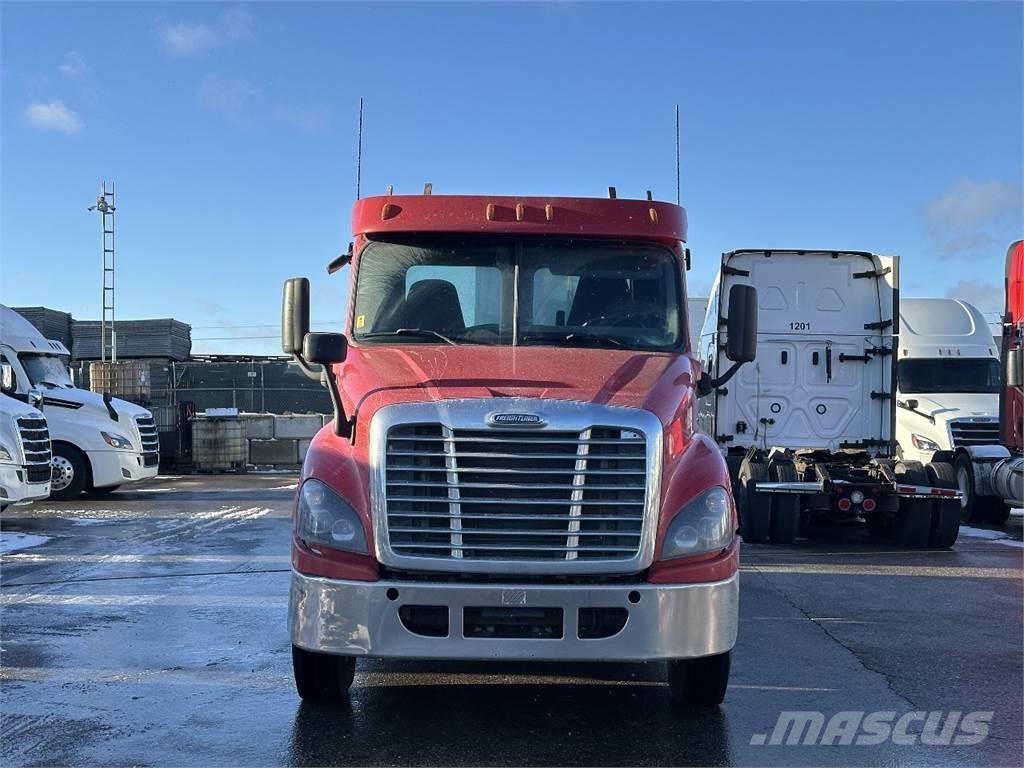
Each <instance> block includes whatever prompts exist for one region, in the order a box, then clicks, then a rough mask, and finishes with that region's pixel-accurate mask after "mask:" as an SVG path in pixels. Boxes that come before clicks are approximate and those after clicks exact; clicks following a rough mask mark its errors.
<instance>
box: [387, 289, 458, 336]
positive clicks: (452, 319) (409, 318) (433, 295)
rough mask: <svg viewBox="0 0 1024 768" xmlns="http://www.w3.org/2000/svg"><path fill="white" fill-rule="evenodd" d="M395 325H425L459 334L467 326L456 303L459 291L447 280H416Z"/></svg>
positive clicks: (420, 326) (403, 326) (427, 327)
mask: <svg viewBox="0 0 1024 768" xmlns="http://www.w3.org/2000/svg"><path fill="white" fill-rule="evenodd" d="M398 328H425V329H428V330H431V331H437V332H438V333H443V334H444V335H446V336H451V335H455V336H458V335H459V334H461V333H464V332H465V330H466V320H465V318H464V317H463V315H462V304H461V303H459V292H458V291H457V290H456V289H455V286H454V285H452V284H451V283H449V282H448V281H447V280H438V279H429V280H420V281H418V282H415V283H413V284H412V286H410V288H409V295H408V296H406V298H405V304H404V305H403V307H402V311H401V313H400V322H399V323H397V324H396V325H395V329H396V330H397V329H398Z"/></svg>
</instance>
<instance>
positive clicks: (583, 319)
mask: <svg viewBox="0 0 1024 768" xmlns="http://www.w3.org/2000/svg"><path fill="white" fill-rule="evenodd" d="M680 290H681V289H680V279H679V271H678V266H677V262H676V260H675V257H674V256H673V255H672V253H671V252H670V251H669V250H668V249H666V248H663V247H659V246H656V245H652V244H645V243H631V242H605V241H583V240H575V241H550V240H517V241H511V240H504V241H500V242H493V241H492V242H479V241H478V242H473V241H450V240H449V241H445V242H436V243H416V244H412V243H407V242H386V243H385V242H375V243H371V244H370V245H368V246H367V247H366V249H365V250H364V251H363V253H362V255H361V257H360V259H359V274H358V278H357V281H356V298H355V308H354V314H353V322H352V331H353V336H354V338H355V339H356V340H357V341H358V342H360V343H371V344H376V343H391V344H408V343H425V344H490V345H512V344H516V345H548V346H593V347H608V348H621V349H643V350H664V351H668V350H675V349H678V348H679V346H680V344H681V342H682V339H683V338H684V337H683V335H682V333H681V331H680V329H681V328H683V327H685V326H684V325H683V322H684V318H683V316H682V309H681V306H682V302H681V301H680Z"/></svg>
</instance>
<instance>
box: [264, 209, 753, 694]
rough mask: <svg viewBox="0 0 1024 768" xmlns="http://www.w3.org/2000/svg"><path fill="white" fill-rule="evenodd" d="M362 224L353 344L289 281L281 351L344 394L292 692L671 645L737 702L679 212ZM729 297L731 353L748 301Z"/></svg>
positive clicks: (721, 492) (715, 459)
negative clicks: (397, 675) (420, 662)
mask: <svg viewBox="0 0 1024 768" xmlns="http://www.w3.org/2000/svg"><path fill="white" fill-rule="evenodd" d="M353 231H354V237H355V239H354V243H353V246H352V247H351V248H350V251H349V253H348V254H346V255H345V256H343V257H340V258H339V259H337V260H336V261H335V262H333V263H332V265H331V267H329V271H330V270H334V269H338V268H340V267H341V266H342V265H343V264H345V263H347V262H351V294H350V295H351V297H352V298H351V300H350V302H349V304H350V307H349V311H348V316H347V318H346V323H345V326H344V327H345V333H344V334H323V333H310V332H309V282H308V280H306V279H305V278H294V279H292V280H289V281H288V282H287V283H286V284H285V288H284V301H283V317H282V346H283V348H284V351H285V352H286V353H288V354H291V355H294V356H295V358H296V360H297V361H298V363H299V365H301V366H302V367H303V368H304V369H305V370H307V371H308V372H309V373H310V375H313V376H320V377H321V379H322V381H323V383H324V384H325V386H327V388H328V390H329V392H330V393H331V397H332V401H333V403H334V409H335V415H334V420H333V422H332V423H331V424H329V425H328V426H325V427H324V428H323V430H322V431H321V432H320V433H319V434H317V435H316V437H315V438H314V439H313V441H312V443H311V445H310V447H309V451H308V453H307V454H306V459H305V463H304V465H303V469H302V475H301V482H300V486H299V488H298V491H297V499H296V506H295V512H294V535H293V540H292V565H293V573H292V586H291V599H290V609H289V632H290V636H291V642H292V646H293V655H292V659H293V664H294V672H295V682H296V686H297V688H298V692H299V694H300V696H301V697H303V698H304V699H308V700H320V701H322V700H328V701H329V700H336V699H338V698H340V697H342V696H344V695H345V694H346V691H347V690H348V687H349V685H350V684H351V682H352V676H353V671H354V669H355V660H356V659H357V658H358V657H398V658H403V657H408V658H420V659H477V660H481V659H491V660H500V659H506V660H520V661H522V660H549V661H552V660H555V661H557V660H578V661H618V662H623V661H636V662H651V661H664V662H667V679H668V683H669V686H670V690H671V693H672V696H673V697H674V698H675V699H676V700H677V701H679V702H682V703H683V704H684V705H716V704H718V703H719V702H721V701H722V698H723V697H724V695H725V691H726V686H727V682H728V675H729V664H730V652H731V650H732V648H733V645H734V643H735V640H736V631H737V620H738V619H737V609H738V603H737V599H738V580H737V579H738V574H737V564H738V557H739V541H738V539H737V537H736V535H735V532H736V517H735V510H734V504H733V500H732V495H731V493H730V483H729V475H728V471H727V468H726V464H725V462H724V460H723V458H722V455H721V453H720V452H719V451H718V450H717V448H716V446H715V444H714V443H713V442H712V441H711V439H710V438H709V437H708V436H707V435H703V434H700V433H699V432H697V431H696V430H695V426H694V396H695V389H696V387H697V383H698V382H699V381H701V380H702V374H701V370H700V366H699V365H698V364H697V362H696V361H695V360H694V359H693V357H692V356H691V355H690V352H689V346H688V340H687V336H688V333H687V322H686V300H685V297H686V293H685V268H686V263H687V257H688V253H687V252H686V250H685V248H684V245H683V241H684V240H685V237H686V218H685V213H684V211H683V209H682V208H680V207H678V206H675V205H671V204H668V203H663V202H656V201H652V200H651V199H650V198H649V197H648V199H647V200H626V199H590V198H558V197H552V198H535V197H487V196H443V195H431V194H424V195H422V196H420V195H404V196H403V195H391V194H388V195H386V196H383V197H370V198H365V199H363V200H360V201H358V202H357V203H356V205H355V209H354V213H353ZM728 300H729V303H730V310H729V321H728V323H729V332H730V333H729V339H730V346H729V347H728V349H727V350H726V354H727V355H729V356H730V359H731V360H732V361H733V362H732V364H733V365H734V366H739V365H741V364H742V363H743V362H745V361H746V360H749V359H752V358H753V356H754V348H753V344H754V343H755V341H756V333H755V332H756V316H755V315H756V296H755V295H754V291H753V289H752V288H750V287H748V286H743V285H741V286H736V288H734V289H733V290H732V291H731V293H730V296H729V298H728ZM714 383H715V382H710V383H709V384H708V385H709V386H710V385H711V384H714Z"/></svg>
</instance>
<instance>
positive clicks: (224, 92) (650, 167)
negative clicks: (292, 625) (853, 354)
mask: <svg viewBox="0 0 1024 768" xmlns="http://www.w3.org/2000/svg"><path fill="white" fill-rule="evenodd" d="M1022 8H1024V6H1022V4H1021V3H1001V4H994V3H985V4H983V3H969V4H955V3H941V4H928V3H880V4H872V3H853V4H839V3H826V2H819V3H796V4H785V3H767V2H765V3H743V4H741V3H721V4H700V3H689V4H649V5H648V4H639V3H634V4H630V5H617V4H584V3H569V2H552V3H537V4H515V5H513V4H481V5H471V4H445V5H442V4H425V3H422V4H414V5H404V4H397V3H377V4H372V5H369V4H368V5H363V4H301V3H291V4H287V5H283V4H281V5H278V4H249V5H239V4H228V5H220V4H213V3H185V4H163V3H131V4H129V3H113V4H106V5H100V4H89V3H77V4H68V5H64V4H52V3H51V4H43V3H36V4H27V3H26V4H21V3H5V4H4V5H3V11H2V21H0V24H2V27H0V35H2V38H0V43H2V59H0V66H2V71H0V78H2V79H0V85H2V105H0V107H2V109H0V121H2V124H0V128H2V156H0V183H2V190H0V227H2V230H0V301H2V302H3V303H5V304H10V305H22V304H33V305H34V304H46V305H48V306H52V307H55V308H61V309H65V310H68V311H71V312H72V313H73V314H74V315H75V316H76V317H78V318H81V319H89V318H95V317H98V315H99V312H100V271H99V260H100V255H99V222H98V221H97V220H96V218H95V214H90V213H87V212H86V207H87V206H88V205H89V204H91V203H92V202H93V200H94V199H95V195H96V191H97V188H98V185H99V181H100V180H101V179H104V178H105V179H108V180H115V181H116V183H117V190H118V212H119V217H118V223H117V236H118V243H117V245H118V259H119V272H118V316H119V317H122V318H136V317H166V316H174V317H177V318H179V319H181V320H184V321H186V322H189V323H191V324H192V325H193V338H194V339H195V340H196V341H195V345H194V348H195V349H196V350H197V351H225V352H237V353H243V352H250V353H275V352H276V351H277V349H278V346H277V342H276V341H275V338H276V333H277V326H276V323H277V320H278V316H279V309H278V306H279V295H280V284H281V281H282V280H283V279H284V278H286V277H289V276H293V275H297V274H309V275H311V276H313V278H314V288H313V290H314V320H315V321H316V322H317V323H318V324H319V327H322V328H329V327H332V326H334V325H337V324H339V323H340V321H341V318H342V316H343V309H344V301H345V297H346V295H347V284H346V279H347V276H346V275H335V276H334V277H333V278H328V277H327V276H326V274H325V273H324V265H325V264H326V263H327V261H328V260H329V259H330V258H331V257H333V256H334V255H336V254H337V253H339V252H340V251H341V250H343V249H344V247H345V246H346V245H347V243H348V240H349V227H350V219H349V214H350V208H351V204H352V201H353V198H354V176H355V120H356V111H357V105H358V100H359V97H360V96H364V97H365V99H366V119H365V139H364V153H363V154H364V162H363V190H364V194H366V193H380V192H383V190H384V188H385V187H386V185H388V184H394V186H395V190H396V191H399V192H418V191H419V190H421V189H422V185H423V183H424V182H425V181H430V182H432V183H433V185H434V191H435V193H445V192H451V193H501V194H530V193H535V194H565V195H603V194H604V192H605V190H606V188H607V187H608V186H609V185H614V186H616V187H617V188H618V190H619V195H620V196H637V197H639V196H642V195H643V193H644V191H645V190H646V189H652V190H653V191H654V193H655V196H656V197H658V198H661V199H672V198H673V197H674V194H675V171H674V161H673V153H674V139H673V106H674V105H675V104H676V103H677V102H678V103H679V104H680V107H681V111H682V123H683V130H682V134H683V163H682V177H683V184H682V187H683V203H684V205H685V206H686V207H687V209H688V213H689V217H690V246H691V248H692V249H693V253H694V263H695V266H694V270H693V272H691V273H690V278H689V279H690V291H691V295H699V294H701V293H702V292H703V291H706V290H707V288H708V286H709V285H710V283H711V279H712V276H713V274H714V271H715V269H716V267H717V263H718V255H719V254H720V253H721V251H723V250H729V249H732V248H738V247H758V246H774V247H785V246H798V247H836V248H853V249H864V250H874V251H878V252H882V253H896V254H899V255H901V257H902V259H903V288H904V294H906V295H918V296H928V295H947V294H948V295H957V296H962V297H964V298H968V299H969V300H973V301H974V302H975V303H977V304H979V305H980V306H982V308H983V309H988V310H991V309H998V308H999V307H1000V306H1001V303H1002V295H1001V284H1002V262H1003V256H1004V254H1005V251H1006V247H1007V245H1008V244H1009V242H1010V241H1011V240H1013V239H1016V238H1019V237H1021V236H1022V233H1024V222H1022V203H1021V185H1022V164H1024V156H1022V147H1024V136H1022V131H1024V129H1022V125H1024V106H1022V98H1024V97H1022V94H1024V77H1022V69H1024V64H1022V61H1024V51H1022V36H1024V31H1022V30H1024V14H1022ZM346 272H347V270H346ZM339 278H340V279H339ZM261 337H270V338H261Z"/></svg>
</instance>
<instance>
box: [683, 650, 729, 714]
mask: <svg viewBox="0 0 1024 768" xmlns="http://www.w3.org/2000/svg"><path fill="white" fill-rule="evenodd" d="M731 657H732V651H726V652H725V653H719V654H716V655H714V656H702V657H700V658H698V659H673V660H672V661H670V662H668V688H669V691H670V692H671V694H672V700H673V701H674V702H675V703H676V704H678V705H680V706H683V707H717V706H718V705H719V704H721V703H722V701H723V700H724V699H725V691H726V689H727V688H728V687H729V666H730V663H731Z"/></svg>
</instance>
